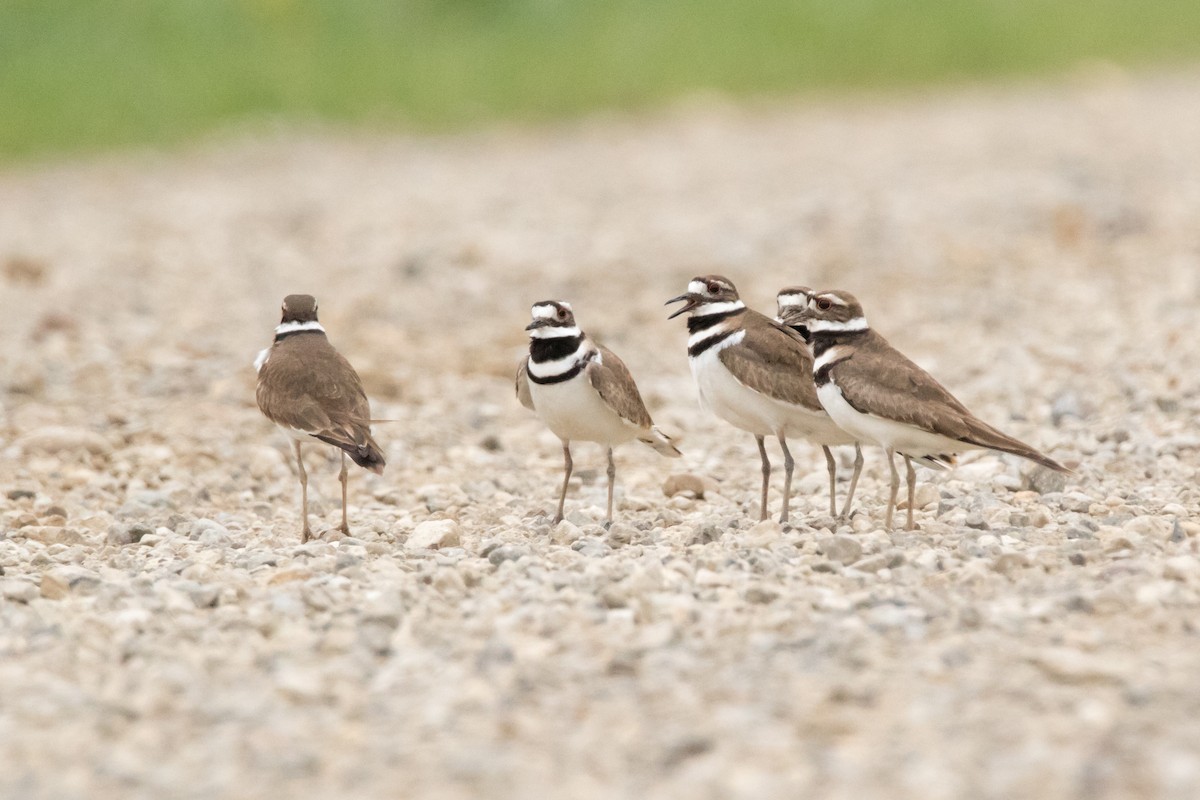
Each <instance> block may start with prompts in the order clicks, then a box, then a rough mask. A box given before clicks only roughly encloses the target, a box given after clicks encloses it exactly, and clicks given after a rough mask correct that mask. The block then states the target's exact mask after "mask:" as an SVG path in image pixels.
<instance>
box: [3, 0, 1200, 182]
mask: <svg viewBox="0 0 1200 800" xmlns="http://www.w3.org/2000/svg"><path fill="white" fill-rule="evenodd" d="M1198 56H1200V0H1142V2H1133V1H1132V0H969V1H968V0H394V1H393V2H381V1H378V0H0V160H2V161H13V160H19V159H25V158H30V157H45V156H48V155H52V154H58V153H73V152H80V151H89V150H96V149H101V148H110V147H116V146H125V145H131V144H141V143H156V144H157V143H170V142H175V141H179V140H181V139H185V138H188V137H192V136H195V135H198V134H202V133H205V132H207V131H211V130H213V129H214V128H219V127H221V126H225V125H228V124H230V123H234V122H238V121H241V120H247V119H256V118H263V117H269V118H283V119H289V120H290V119H298V120H311V119H322V120H334V121H339V122H348V123H368V124H371V125H376V126H381V125H382V126H390V125H401V126H405V127H408V128H416V129H436V130H441V129H447V128H459V127H464V126H471V125H475V124H479V123H484V122H488V121H492V120H497V119H516V120H528V119H547V118H560V117H564V116H571V115H576V114H579V113H582V112H586V111H588V110H591V109H596V108H603V107H617V108H635V107H644V106H647V105H652V104H654V103H658V102H661V101H663V100H664V99H667V98H671V97H675V96H679V95H681V94H685V93H687V92H690V91H695V90H702V89H712V90H718V91H723V92H728V93H731V94H734V95H744V94H764V93H775V92H791V91H808V90H819V91H828V90H834V91H837V90H841V89H846V88H857V87H871V88H881V87H882V88H886V87H893V86H911V85H920V84H928V83H934V82H948V81H949V82H953V81H959V80H964V79H978V78H991V77H997V76H1020V75H1029V74H1036V73H1045V72H1053V71H1057V70H1064V69H1070V68H1071V67H1072V66H1073V65H1075V64H1077V63H1079V62H1080V61H1083V60H1088V59H1107V60H1112V61H1115V62H1118V63H1123V64H1131V65H1141V64H1157V63H1164V62H1165V63H1174V62H1185V61H1188V60H1190V59H1195V58H1197V57H1198Z"/></svg>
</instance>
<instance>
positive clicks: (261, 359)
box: [254, 294, 386, 542]
mask: <svg viewBox="0 0 1200 800" xmlns="http://www.w3.org/2000/svg"><path fill="white" fill-rule="evenodd" d="M254 368H255V370H256V371H257V373H258V385H257V388H256V390H255V399H256V400H257V401H258V407H259V409H260V410H261V411H262V413H263V415H264V416H266V418H267V419H269V420H270V421H271V422H274V423H275V424H276V425H278V426H279V427H280V428H282V429H283V431H284V433H286V434H287V435H288V436H289V437H290V438H291V439H292V443H293V445H294V446H295V452H296V467H297V469H298V470H299V473H300V498H301V499H300V517H301V519H302V520H303V523H304V525H303V529H302V531H301V541H303V542H307V541H308V540H309V539H311V538H312V529H311V528H310V527H309V524H308V473H306V472H305V471H304V460H303V458H302V457H301V447H302V446H303V445H304V444H305V443H312V442H322V443H324V444H327V445H333V446H334V447H336V448H338V449H339V450H340V451H341V459H342V469H341V472H340V473H339V475H338V480H339V481H340V482H341V484H342V524H341V527H340V530H341V532H342V533H344V534H349V533H350V526H349V523H348V521H347V518H346V482H347V470H346V456H350V459H351V460H352V461H354V463H355V464H357V465H358V466H360V467H363V468H365V469H368V470H370V471H371V472H374V473H375V474H377V475H382V474H383V468H384V465H385V463H386V462H385V460H384V456H383V451H382V450H381V449H380V447H379V445H378V443H376V441H375V439H374V438H373V437H372V436H371V406H370V403H369V401H368V400H367V395H366V392H365V391H364V390H363V385H362V380H361V379H360V378H359V377H358V373H357V372H355V371H354V367H352V366H350V362H349V361H347V360H346V359H345V358H344V357H343V356H342V355H341V353H339V352H338V351H337V350H335V349H334V348H333V345H332V344H330V343H329V339H328V337H327V336H326V335H325V328H324V327H322V326H321V323H320V322H318V321H317V301H316V299H315V298H314V297H313V296H312V295H307V294H289V295H288V296H287V297H285V298H283V314H282V319H281V321H280V323H279V325H278V326H277V327H276V328H275V338H274V340H273V341H272V343H271V346H270V347H268V348H266V349H265V350H263V351H262V352H261V353H259V354H258V358H257V359H256V360H255V362H254Z"/></svg>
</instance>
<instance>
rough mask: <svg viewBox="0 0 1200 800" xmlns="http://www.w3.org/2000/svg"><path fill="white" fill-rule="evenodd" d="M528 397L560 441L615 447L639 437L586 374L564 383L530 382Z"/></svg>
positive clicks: (582, 373)
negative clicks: (601, 396)
mask: <svg viewBox="0 0 1200 800" xmlns="http://www.w3.org/2000/svg"><path fill="white" fill-rule="evenodd" d="M529 393H530V395H531V396H532V397H533V406H534V409H535V413H536V414H537V415H538V417H540V418H541V420H542V421H543V422H545V423H546V427H548V428H549V429H550V430H551V431H552V432H553V433H554V435H555V436H557V437H558V438H560V439H565V440H568V441H584V442H599V443H600V444H603V445H605V446H607V447H612V446H614V445H618V444H621V443H622V442H628V441H630V440H631V439H633V438H634V437H636V436H637V434H638V428H637V426H635V425H633V424H632V423H629V422H626V421H625V420H624V419H622V418H621V416H620V415H619V414H617V412H615V411H613V410H612V409H611V408H609V407H608V404H607V403H605V402H604V401H603V400H602V399H601V398H600V394H599V393H598V392H597V391H596V389H595V388H594V387H593V386H592V383H591V381H589V380H588V377H587V374H586V372H580V373H579V374H578V375H576V376H575V377H573V378H571V379H570V380H566V381H562V382H561V383H535V382H534V381H530V382H529Z"/></svg>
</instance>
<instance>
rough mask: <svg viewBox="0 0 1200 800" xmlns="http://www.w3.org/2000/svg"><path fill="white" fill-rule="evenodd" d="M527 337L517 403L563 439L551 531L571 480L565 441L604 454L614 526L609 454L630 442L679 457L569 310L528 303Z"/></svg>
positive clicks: (628, 379) (620, 368)
mask: <svg viewBox="0 0 1200 800" xmlns="http://www.w3.org/2000/svg"><path fill="white" fill-rule="evenodd" d="M531 314H532V317H533V320H532V321H531V322H530V323H529V325H527V326H526V327H525V330H527V331H529V355H528V356H526V357H525V358H524V359H522V360H521V364H520V366H519V367H518V368H517V385H516V390H517V398H518V399H519V400H520V401H521V404H522V405H523V406H525V407H526V408H528V409H530V410H532V411H533V412H534V413H535V414H537V415H538V417H539V418H540V419H541V420H542V422H544V423H546V427H548V428H549V429H550V430H551V432H552V433H553V434H554V435H555V436H557V437H558V438H559V439H561V440H562V446H563V464H564V471H565V474H564V475H563V484H562V492H561V493H560V494H559V497H558V512H557V513H556V514H555V515H554V524H556V525H557V524H558V523H559V522H561V521H562V518H563V504H564V503H565V502H566V499H567V483H568V482H569V481H570V480H571V470H572V466H573V465H572V462H571V442H572V441H580V440H581V441H585V442H597V443H599V444H601V445H603V446H604V447H605V448H607V450H608V514H607V516H606V517H605V525H606V526H608V525H611V524H612V519H613V481H614V480H615V479H616V474H617V468H616V465H615V463H614V462H613V448H614V447H616V446H617V445H619V444H623V443H625V442H628V441H630V440H632V439H637V440H638V441H640V442H644V443H645V444H648V445H650V446H651V447H653V448H654V449H655V450H657V451H658V452H659V453H661V454H662V455H664V456H671V457H672V458H675V457H678V456H679V455H680V453H679V450H677V449H676V448H675V445H673V444H671V439H670V437H668V436H667V435H666V434H664V433H663V432H662V431H660V430H659V429H658V428H657V427H656V426H655V425H654V422H653V421H652V420H651V419H650V412H648V411H647V410H646V404H645V403H644V402H643V401H642V396H641V394H639V393H638V388H637V384H635V383H634V382H633V376H632V375H631V374H630V373H629V370H628V369H627V368H626V367H625V364H624V362H622V361H621V359H619V358H617V356H616V354H615V353H613V352H612V351H611V350H609V349H608V348H606V347H602V346H600V345H598V344H596V343H595V342H593V341H592V340H591V339H590V338H589V337H588V335H587V334H585V333H584V332H583V331H582V330H580V328H579V326H578V325H577V324H576V323H575V314H574V312H573V311H572V310H571V306H570V304H568V303H564V302H561V301H557V300H546V301H543V302H539V303H534V304H533V308H532V310H531Z"/></svg>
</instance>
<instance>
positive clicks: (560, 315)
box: [558, 308, 567, 319]
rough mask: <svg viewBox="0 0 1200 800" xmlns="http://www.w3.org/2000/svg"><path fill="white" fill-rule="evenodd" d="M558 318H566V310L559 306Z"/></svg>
mask: <svg viewBox="0 0 1200 800" xmlns="http://www.w3.org/2000/svg"><path fill="white" fill-rule="evenodd" d="M558 318H559V319H566V318H567V312H566V311H564V310H563V309H561V308H560V309H559V310H558Z"/></svg>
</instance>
